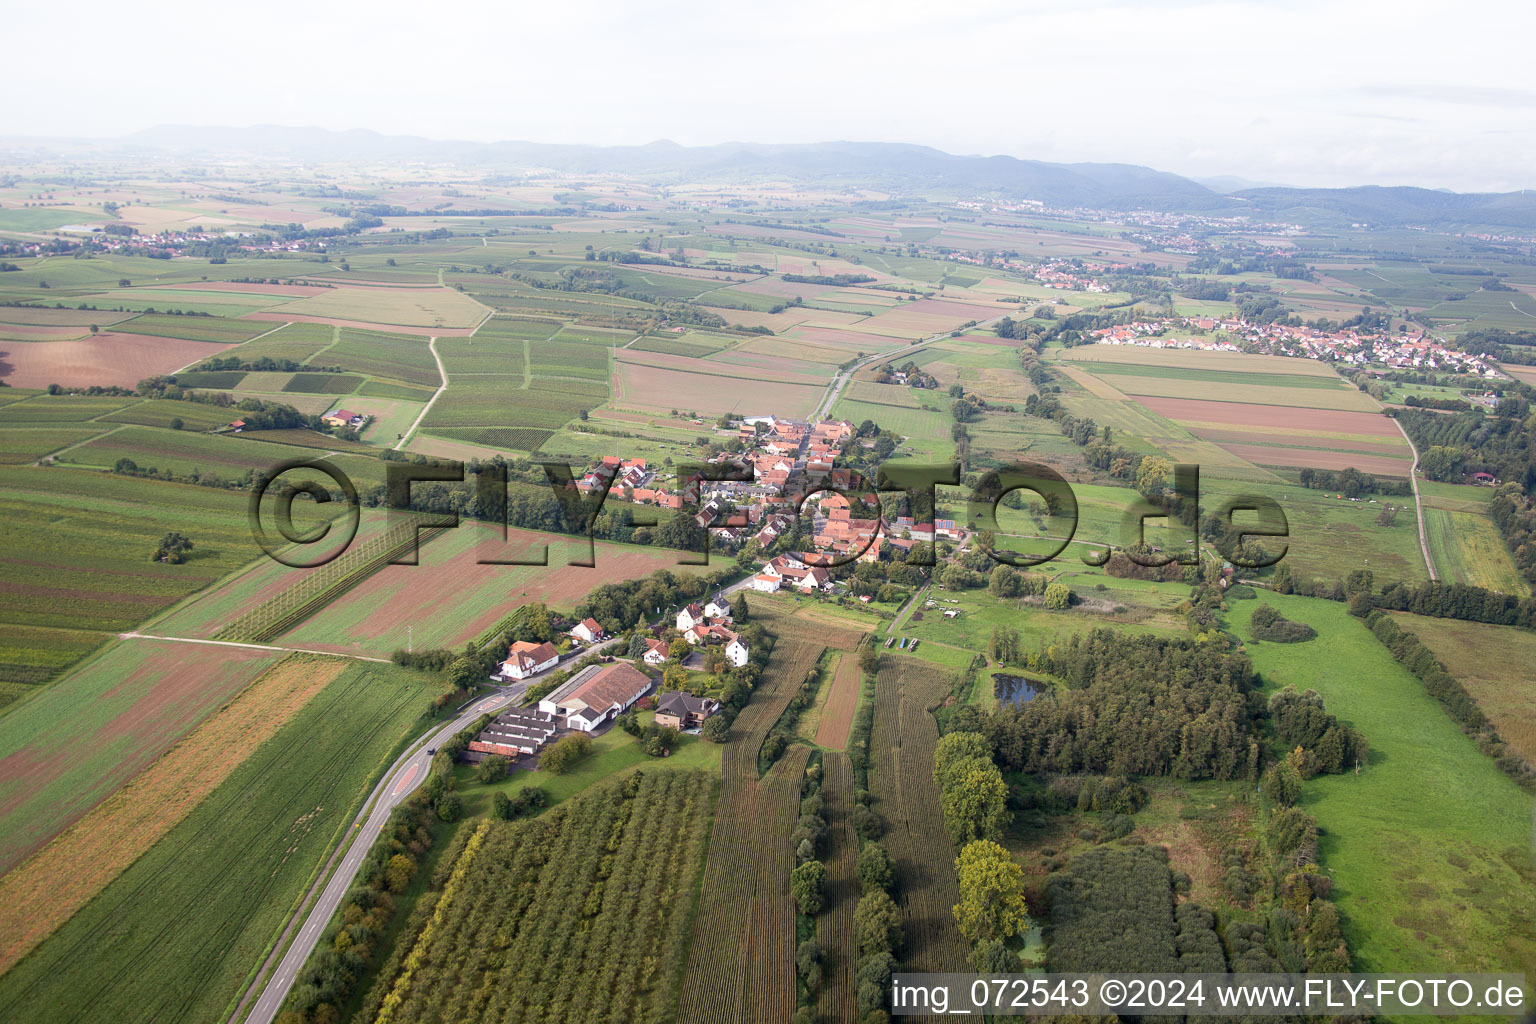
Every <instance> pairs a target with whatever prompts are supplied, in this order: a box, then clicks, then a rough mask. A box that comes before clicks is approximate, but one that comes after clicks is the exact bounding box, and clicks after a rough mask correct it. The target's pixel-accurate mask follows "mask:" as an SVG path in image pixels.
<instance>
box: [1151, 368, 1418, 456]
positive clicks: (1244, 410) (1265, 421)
mask: <svg viewBox="0 0 1536 1024" xmlns="http://www.w3.org/2000/svg"><path fill="white" fill-rule="evenodd" d="M1275 358H1279V357H1275ZM1136 401H1137V402H1139V403H1141V404H1142V405H1144V406H1146V407H1147V408H1148V409H1151V410H1152V411H1153V412H1155V413H1157V414H1158V415H1160V416H1166V417H1168V418H1169V419H1171V420H1174V421H1176V422H1178V423H1180V424H1181V425H1183V426H1185V427H1189V428H1191V429H1193V428H1195V427H1200V428H1209V427H1215V428H1218V429H1219V428H1222V427H1231V426H1242V427H1264V428H1272V427H1282V428H1285V427H1289V428H1295V427H1297V425H1298V424H1299V423H1301V422H1303V417H1305V421H1304V422H1305V424H1306V426H1305V428H1304V429H1306V430H1307V431H1309V432H1313V433H1331V434H1358V435H1361V436H1364V437H1395V438H1401V437H1402V436H1403V435H1402V434H1400V433H1398V430H1397V427H1395V426H1394V425H1393V424H1392V421H1391V420H1389V419H1387V417H1385V416H1382V415H1380V414H1378V413H1374V412H1350V411H1345V410H1323V409H1308V410H1307V411H1306V412H1304V413H1299V412H1296V411H1294V410H1288V409H1285V408H1283V407H1279V406H1275V405H1271V404H1263V405H1249V404H1244V403H1242V402H1213V401H1201V400H1198V399H1188V398H1152V397H1139V398H1137V399H1136Z"/></svg>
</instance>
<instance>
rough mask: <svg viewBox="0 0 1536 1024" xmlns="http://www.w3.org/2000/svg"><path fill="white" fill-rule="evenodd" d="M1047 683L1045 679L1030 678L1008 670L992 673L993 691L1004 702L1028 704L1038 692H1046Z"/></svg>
mask: <svg viewBox="0 0 1536 1024" xmlns="http://www.w3.org/2000/svg"><path fill="white" fill-rule="evenodd" d="M1046 688H1047V684H1046V682H1045V681H1044V680H1043V679H1029V678H1027V677H1025V676H1016V675H1010V674H1008V673H1006V672H994V673H993V674H992V692H993V693H994V694H996V695H997V699H998V701H999V702H1001V703H1004V704H1027V703H1029V702H1030V701H1032V700H1034V699H1035V695H1036V694H1040V693H1044V692H1045V691H1046Z"/></svg>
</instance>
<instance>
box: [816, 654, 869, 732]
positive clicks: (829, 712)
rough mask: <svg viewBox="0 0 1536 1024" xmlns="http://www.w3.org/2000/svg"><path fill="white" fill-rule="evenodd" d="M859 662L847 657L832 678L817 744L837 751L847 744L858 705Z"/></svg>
mask: <svg viewBox="0 0 1536 1024" xmlns="http://www.w3.org/2000/svg"><path fill="white" fill-rule="evenodd" d="M861 678H862V674H861V673H860V672H859V659H857V658H855V657H852V656H850V655H844V656H843V659H842V660H841V661H840V662H839V663H838V666H837V675H836V676H834V677H833V678H832V681H831V683H829V684H828V685H829V686H830V690H829V691H828V693H827V702H826V704H825V705H824V706H823V707H822V709H821V718H820V719H819V720H818V721H817V723H816V745H817V746H818V747H832V748H834V749H837V750H841V749H842V748H844V747H846V746H847V745H848V730H849V729H850V728H852V726H853V713H854V711H855V710H857V709H858V706H859V683H860V680H861Z"/></svg>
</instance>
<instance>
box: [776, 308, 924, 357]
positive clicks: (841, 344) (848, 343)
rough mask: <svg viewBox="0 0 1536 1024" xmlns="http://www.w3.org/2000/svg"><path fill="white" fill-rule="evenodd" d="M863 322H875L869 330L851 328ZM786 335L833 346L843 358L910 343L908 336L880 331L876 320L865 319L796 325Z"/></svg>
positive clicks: (861, 325)
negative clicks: (845, 323) (840, 323)
mask: <svg viewBox="0 0 1536 1024" xmlns="http://www.w3.org/2000/svg"><path fill="white" fill-rule="evenodd" d="M882 319H883V318H882ZM865 324H876V326H872V327H871V328H870V329H869V330H862V329H861V330H853V329H852V328H853V327H854V326H858V327H861V328H862V327H863V325H865ZM788 336H789V337H791V338H798V339H800V340H802V341H809V342H814V343H816V344H818V345H830V346H833V347H834V350H837V351H842V352H843V353H844V355H843V358H844V359H852V358H853V357H854V356H855V355H856V354H858V353H860V352H865V353H870V352H881V351H884V350H885V349H888V348H896V347H898V346H902V345H909V344H911V339H910V338H905V337H897V336H893V335H889V334H882V333H880V329H879V327H878V325H877V321H872V320H867V319H866V320H860V321H858V323H857V324H855V325H850V326H849V327H815V326H811V325H809V324H807V325H804V326H801V327H796V328H795V329H794V330H792V331H790V332H789V335H788ZM840 361H841V360H840Z"/></svg>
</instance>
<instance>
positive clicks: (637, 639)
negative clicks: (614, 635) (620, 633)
mask: <svg viewBox="0 0 1536 1024" xmlns="http://www.w3.org/2000/svg"><path fill="white" fill-rule="evenodd" d="M645 641H646V635H645V634H644V633H636V634H635V635H634V636H632V637H630V638H629V646H628V647H626V648H625V649H624V653H625V654H626V655H628V656H629V657H631V658H638V657H640V656H641V655H643V654H644V653H645V652H646V643H645Z"/></svg>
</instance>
